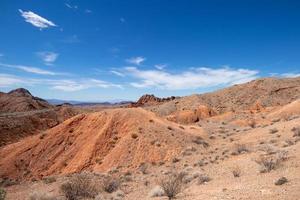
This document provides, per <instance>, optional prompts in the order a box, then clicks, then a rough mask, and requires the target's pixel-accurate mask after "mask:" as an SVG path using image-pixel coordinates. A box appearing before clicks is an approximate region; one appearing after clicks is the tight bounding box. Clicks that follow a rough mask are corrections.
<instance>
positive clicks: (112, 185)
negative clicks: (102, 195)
mask: <svg viewBox="0 0 300 200" xmlns="http://www.w3.org/2000/svg"><path fill="white" fill-rule="evenodd" d="M102 186H103V190H104V191H105V192H108V193H112V192H115V191H117V190H118V189H119V187H120V181H119V179H117V178H113V177H111V176H109V177H106V178H105V179H104V180H103V183H102Z"/></svg>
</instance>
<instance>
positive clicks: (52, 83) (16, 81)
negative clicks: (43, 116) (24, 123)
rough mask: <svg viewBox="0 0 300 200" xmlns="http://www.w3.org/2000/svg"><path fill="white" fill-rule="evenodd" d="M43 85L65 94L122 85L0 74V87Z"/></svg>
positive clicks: (97, 81)
mask: <svg viewBox="0 0 300 200" xmlns="http://www.w3.org/2000/svg"><path fill="white" fill-rule="evenodd" d="M35 85H39V86H41V85H43V86H46V87H49V88H50V89H53V90H60V91H65V92H75V91H80V90H85V89H89V88H104V89H106V88H120V89H122V88H123V87H122V85H119V84H113V83H110V82H106V81H102V80H99V79H91V78H84V79H76V80H75V79H74V80H72V79H32V78H26V77H20V76H15V75H10V74H0V87H2V88H5V87H17V86H22V87H24V86H35Z"/></svg>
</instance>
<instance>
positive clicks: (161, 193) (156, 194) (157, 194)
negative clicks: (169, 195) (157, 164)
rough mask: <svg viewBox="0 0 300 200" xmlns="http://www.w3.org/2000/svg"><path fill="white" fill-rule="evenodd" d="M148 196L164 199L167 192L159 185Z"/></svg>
mask: <svg viewBox="0 0 300 200" xmlns="http://www.w3.org/2000/svg"><path fill="white" fill-rule="evenodd" d="M148 195H149V197H162V196H164V195H165V192H164V190H163V189H162V187H161V186H159V185H157V186H155V187H154V188H153V189H152V190H151V191H150V192H149V194H148Z"/></svg>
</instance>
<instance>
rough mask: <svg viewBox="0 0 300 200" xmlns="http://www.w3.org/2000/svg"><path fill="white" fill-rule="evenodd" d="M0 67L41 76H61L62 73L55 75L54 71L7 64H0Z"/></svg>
mask: <svg viewBox="0 0 300 200" xmlns="http://www.w3.org/2000/svg"><path fill="white" fill-rule="evenodd" d="M0 66H1V67H6V68H12V69H17V70H21V71H24V72H29V73H33V74H39V75H60V73H55V72H52V71H48V70H44V69H40V68H37V67H31V66H24V65H10V64H5V63H0Z"/></svg>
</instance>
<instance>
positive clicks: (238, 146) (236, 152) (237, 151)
mask: <svg viewBox="0 0 300 200" xmlns="http://www.w3.org/2000/svg"><path fill="white" fill-rule="evenodd" d="M247 152H249V149H248V148H247V147H246V145H245V144H236V145H235V147H234V150H233V152H232V153H231V154H232V155H239V154H242V153H247Z"/></svg>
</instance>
